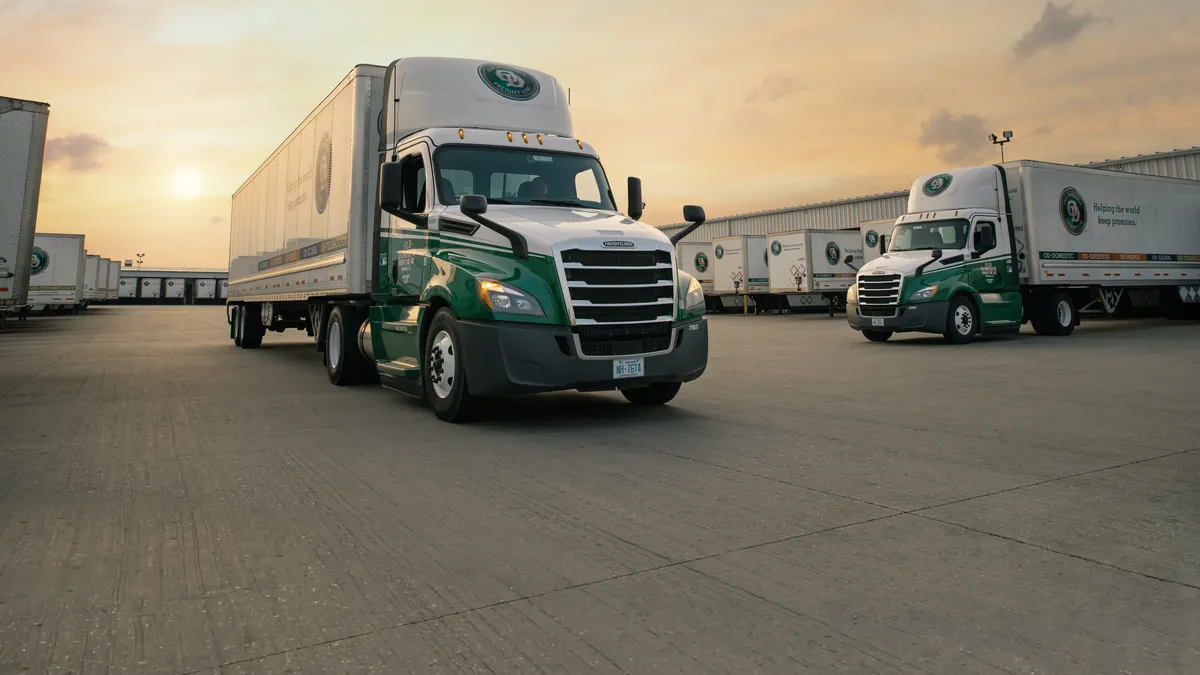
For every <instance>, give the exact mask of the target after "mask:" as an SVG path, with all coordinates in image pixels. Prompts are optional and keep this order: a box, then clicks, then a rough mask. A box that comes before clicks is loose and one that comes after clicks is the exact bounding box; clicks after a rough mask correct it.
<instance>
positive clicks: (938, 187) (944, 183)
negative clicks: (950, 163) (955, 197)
mask: <svg viewBox="0 0 1200 675" xmlns="http://www.w3.org/2000/svg"><path fill="white" fill-rule="evenodd" d="M953 181H954V177H953V176H951V175H950V174H948V173H939V174H938V175H936V176H934V177H933V178H930V179H929V180H927V181H925V187H923V188H921V191H922V192H924V193H925V196H926V197H936V196H938V195H940V194H942V193H943V192H945V191H946V188H948V187H950V183H951V182H953Z"/></svg>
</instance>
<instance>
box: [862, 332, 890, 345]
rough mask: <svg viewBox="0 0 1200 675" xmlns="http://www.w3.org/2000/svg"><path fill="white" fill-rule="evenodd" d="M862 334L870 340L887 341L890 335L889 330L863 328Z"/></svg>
mask: <svg viewBox="0 0 1200 675" xmlns="http://www.w3.org/2000/svg"><path fill="white" fill-rule="evenodd" d="M862 334H863V337H865V338H867V339H868V340H870V341H871V342H887V341H888V339H889V338H890V337H892V331H890V330H864V331H863V332H862Z"/></svg>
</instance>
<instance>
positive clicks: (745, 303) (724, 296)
mask: <svg viewBox="0 0 1200 675" xmlns="http://www.w3.org/2000/svg"><path fill="white" fill-rule="evenodd" d="M712 244H713V293H714V294H715V295H716V296H717V298H718V299H719V300H720V303H721V307H722V308H723V309H730V310H737V311H747V310H749V309H751V308H755V307H756V305H757V303H756V300H761V299H763V298H764V297H765V296H767V295H768V294H769V293H770V275H769V271H768V269H767V238H766V237H764V236H762V235H751V234H745V235H735V236H732V237H716V238H715V239H713V241H712Z"/></svg>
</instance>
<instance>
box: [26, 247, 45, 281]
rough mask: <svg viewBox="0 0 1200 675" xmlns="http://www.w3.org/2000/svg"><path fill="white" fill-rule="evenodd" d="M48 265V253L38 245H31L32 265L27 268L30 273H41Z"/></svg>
mask: <svg viewBox="0 0 1200 675" xmlns="http://www.w3.org/2000/svg"><path fill="white" fill-rule="evenodd" d="M49 266H50V254H49V253H46V251H45V249H43V248H42V247H40V246H34V247H33V265H32V266H31V267H30V268H29V273H30V274H35V275H36V274H41V273H42V272H45V271H46V268H47V267H49Z"/></svg>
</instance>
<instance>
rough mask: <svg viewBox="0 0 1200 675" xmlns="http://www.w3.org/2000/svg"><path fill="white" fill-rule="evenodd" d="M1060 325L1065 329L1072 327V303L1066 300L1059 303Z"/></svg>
mask: <svg viewBox="0 0 1200 675" xmlns="http://www.w3.org/2000/svg"><path fill="white" fill-rule="evenodd" d="M1058 325H1060V326H1062V327H1063V328H1066V327H1067V326H1070V325H1071V303H1069V302H1067V301H1066V300H1059V301H1058Z"/></svg>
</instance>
